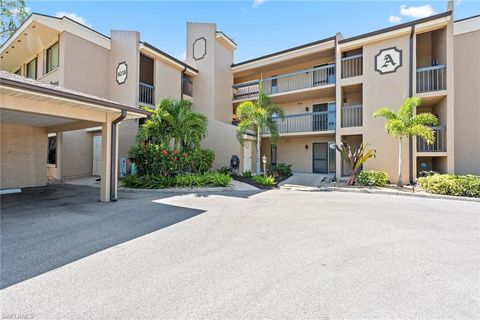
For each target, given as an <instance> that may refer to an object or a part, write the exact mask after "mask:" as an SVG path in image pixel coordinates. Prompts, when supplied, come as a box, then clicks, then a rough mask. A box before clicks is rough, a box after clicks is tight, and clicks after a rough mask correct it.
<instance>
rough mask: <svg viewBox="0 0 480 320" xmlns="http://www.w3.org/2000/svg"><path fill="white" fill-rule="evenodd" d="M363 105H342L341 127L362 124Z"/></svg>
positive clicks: (359, 125)
mask: <svg viewBox="0 0 480 320" xmlns="http://www.w3.org/2000/svg"><path fill="white" fill-rule="evenodd" d="M362 113H363V106H362V105H356V106H342V128H348V127H361V126H362V124H363V115H362Z"/></svg>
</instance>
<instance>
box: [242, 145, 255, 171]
mask: <svg viewBox="0 0 480 320" xmlns="http://www.w3.org/2000/svg"><path fill="white" fill-rule="evenodd" d="M252 149H253V147H252V141H244V143H243V171H247V170H252Z"/></svg>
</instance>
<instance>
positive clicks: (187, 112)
mask: <svg viewBox="0 0 480 320" xmlns="http://www.w3.org/2000/svg"><path fill="white" fill-rule="evenodd" d="M143 108H144V109H146V110H148V111H150V112H152V115H151V116H150V118H149V119H148V120H147V121H146V122H145V124H143V126H142V127H141V129H140V132H139V134H138V139H139V140H145V141H148V142H151V143H156V144H162V145H165V144H167V145H168V144H169V143H170V141H171V139H174V144H173V145H174V150H177V151H180V150H184V149H190V148H192V147H195V148H200V141H201V140H202V139H203V138H204V137H205V135H206V134H207V123H208V120H207V117H205V116H204V115H202V114H200V113H197V112H193V111H192V103H191V102H190V101H189V100H174V99H169V98H163V99H162V100H161V101H160V102H159V104H158V105H157V107H156V109H150V108H148V107H143Z"/></svg>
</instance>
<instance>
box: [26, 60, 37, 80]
mask: <svg viewBox="0 0 480 320" xmlns="http://www.w3.org/2000/svg"><path fill="white" fill-rule="evenodd" d="M27 78H30V79H37V58H35V59H33V60H32V61H30V62H29V63H28V64H27Z"/></svg>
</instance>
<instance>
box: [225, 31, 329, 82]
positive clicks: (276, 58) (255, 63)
mask: <svg viewBox="0 0 480 320" xmlns="http://www.w3.org/2000/svg"><path fill="white" fill-rule="evenodd" d="M335 41H336V38H335V37H330V38H326V39H323V40H319V41H315V42H311V43H307V44H305V45H302V46H298V47H294V48H290V49H287V50H283V51H279V52H275V53H272V54H269V55H266V56H261V57H258V58H255V59H251V60H247V61H244V62H240V63H236V64H233V65H232V71H233V72H234V73H236V72H241V71H245V70H249V69H252V68H259V67H264V66H267V65H270V64H274V63H281V62H284V61H287V60H291V59H296V58H300V57H302V56H305V55H309V54H313V53H317V52H322V51H325V50H330V49H334V48H335Z"/></svg>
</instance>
